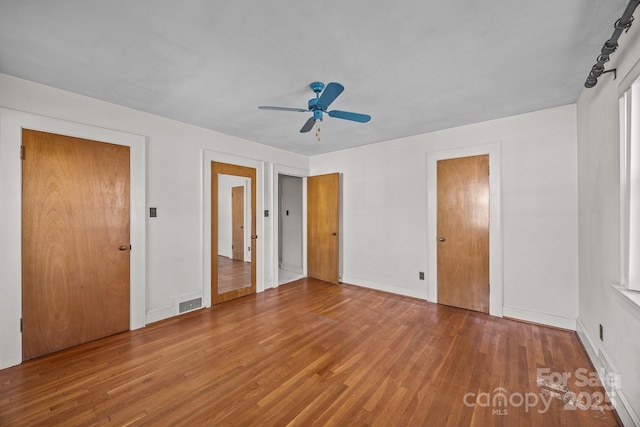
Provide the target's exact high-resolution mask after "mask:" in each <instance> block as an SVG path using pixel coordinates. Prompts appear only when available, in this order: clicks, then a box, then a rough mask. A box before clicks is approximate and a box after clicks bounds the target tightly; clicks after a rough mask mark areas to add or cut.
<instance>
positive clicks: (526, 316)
mask: <svg viewBox="0 0 640 427" xmlns="http://www.w3.org/2000/svg"><path fill="white" fill-rule="evenodd" d="M502 315H503V316H504V317H511V318H513V319H520V320H526V321H527V322H533V323H538V324H541V325H548V326H554V327H556V328H562V329H569V330H571V331H575V330H576V318H575V317H565V316H558V315H557V314H552V313H545V312H542V311H533V310H529V309H526V308H520V307H510V306H507V305H505V306H504V307H502Z"/></svg>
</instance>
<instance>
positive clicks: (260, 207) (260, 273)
mask: <svg viewBox="0 0 640 427" xmlns="http://www.w3.org/2000/svg"><path fill="white" fill-rule="evenodd" d="M211 162H221V163H229V164H232V165H238V166H246V167H250V168H254V169H255V170H256V193H257V194H256V212H255V213H254V214H255V215H256V234H257V235H258V239H257V242H256V246H257V253H256V264H257V265H256V292H263V291H264V289H265V278H264V267H265V247H266V246H265V240H266V236H265V228H264V223H265V221H264V216H263V212H264V190H265V185H264V176H265V175H264V162H263V161H261V160H256V159H251V158H247V157H240V156H234V155H231V154H226V153H220V152H217V151H210V150H206V149H203V150H202V209H203V215H202V217H203V223H202V233H201V234H200V235H201V236H202V256H203V259H202V269H203V270H202V305H203V307H211Z"/></svg>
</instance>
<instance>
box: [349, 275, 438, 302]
mask: <svg viewBox="0 0 640 427" xmlns="http://www.w3.org/2000/svg"><path fill="white" fill-rule="evenodd" d="M342 283H345V284H347V285H353V286H358V287H363V288H367V289H375V290H377V291H382V292H389V293H392V294H397V295H403V296H406V297H412V298H418V299H423V300H428V298H427V296H428V295H427V290H426V289H416V288H409V287H403V286H393V285H388V284H384V283H378V282H372V281H370V280H364V279H357V278H355V277H344V278H343V280H342Z"/></svg>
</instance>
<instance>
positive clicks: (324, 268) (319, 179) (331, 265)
mask: <svg viewBox="0 0 640 427" xmlns="http://www.w3.org/2000/svg"><path fill="white" fill-rule="evenodd" d="M339 220H340V174H338V173H332V174H328V175H319V176H310V177H309V178H307V275H308V276H309V277H312V278H314V279H320V280H324V281H326V282H330V283H336V284H337V283H338V276H339V269H340V266H339V262H340V261H339V233H340V230H339V226H340V224H339Z"/></svg>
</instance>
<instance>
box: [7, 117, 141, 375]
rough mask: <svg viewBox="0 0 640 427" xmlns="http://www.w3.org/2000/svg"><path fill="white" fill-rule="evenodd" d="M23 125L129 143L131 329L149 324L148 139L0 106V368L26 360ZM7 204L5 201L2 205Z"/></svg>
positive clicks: (99, 139) (78, 136)
mask: <svg viewBox="0 0 640 427" xmlns="http://www.w3.org/2000/svg"><path fill="white" fill-rule="evenodd" d="M22 128H28V129H33V130H37V131H42V132H49V133H56V134H60V135H68V136H71V137H76V138H84V139H90V140H95V141H101V142H107V143H110V144H117V145H124V146H128V147H130V173H131V181H130V185H131V191H130V198H131V200H130V202H131V211H130V215H131V225H130V227H131V234H130V237H131V246H132V251H131V252H130V256H131V270H130V325H129V327H130V329H132V330H133V329H138V328H141V327H143V326H145V324H146V224H145V220H146V217H145V214H146V161H145V157H146V138H145V137H144V136H142V135H134V134H130V133H125V132H121V131H116V130H112V129H105V128H100V127H95V126H91V125H87V124H82V123H75V122H69V121H65V120H62V119H56V118H51V117H44V116H39V115H36V114H31V113H24V112H21V111H15V110H11V109H6V108H0V141H1V143H0V144H1V146H0V153H1V154H0V169H2V171H3V173H5V174H6V176H7V177H8V179H6V180H1V181H0V195H1V197H2V200H3V202H6V206H7V209H6V210H2V211H0V218H1V220H0V235H1V236H2V241H3V243H4V244H3V245H2V246H0V270H2V272H3V278H4V280H5V281H6V282H5V286H4V287H3V289H2V290H1V291H0V292H1V293H0V324H2V325H3V327H2V328H0V342H2V343H3V345H2V346H0V369H1V368H5V367H8V366H12V365H18V364H20V363H21V362H22V336H21V334H20V318H21V317H22V255H21V254H22V237H21V230H22V211H21V209H20V208H19V207H20V206H21V204H22V165H21V161H20V146H21V144H22ZM3 205H4V204H3Z"/></svg>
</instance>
